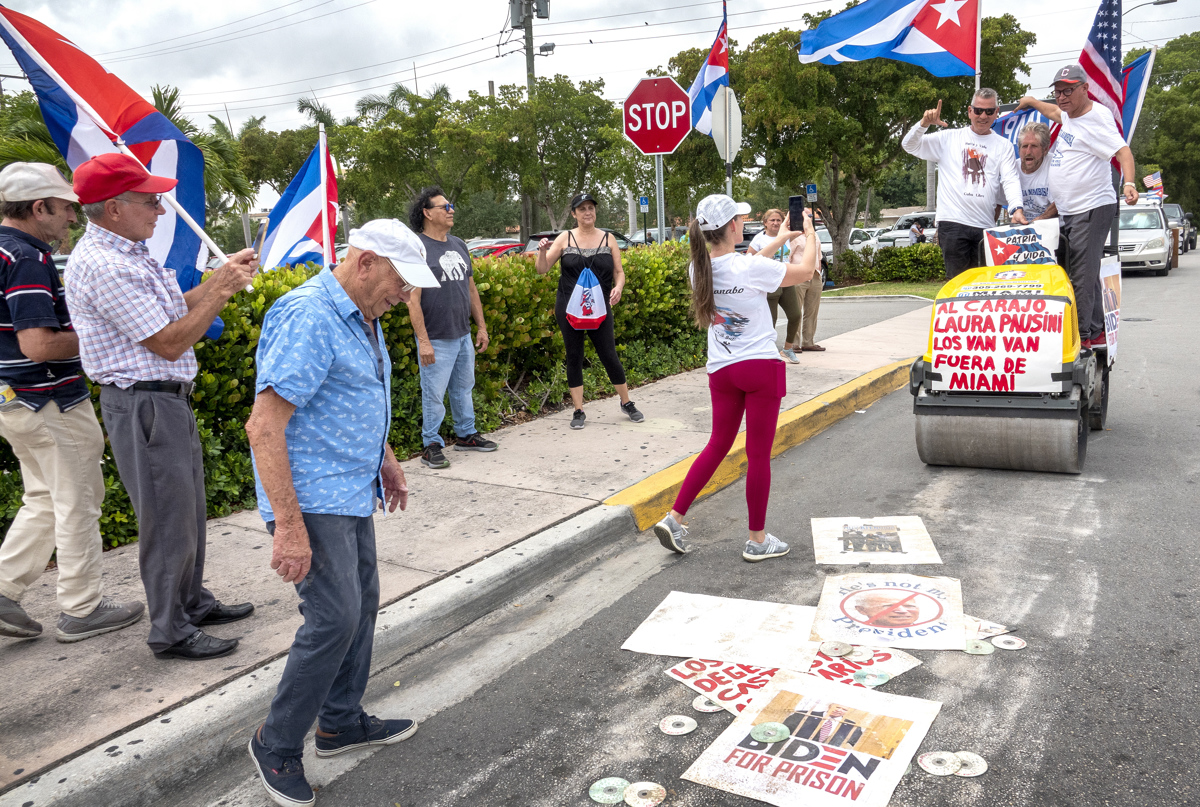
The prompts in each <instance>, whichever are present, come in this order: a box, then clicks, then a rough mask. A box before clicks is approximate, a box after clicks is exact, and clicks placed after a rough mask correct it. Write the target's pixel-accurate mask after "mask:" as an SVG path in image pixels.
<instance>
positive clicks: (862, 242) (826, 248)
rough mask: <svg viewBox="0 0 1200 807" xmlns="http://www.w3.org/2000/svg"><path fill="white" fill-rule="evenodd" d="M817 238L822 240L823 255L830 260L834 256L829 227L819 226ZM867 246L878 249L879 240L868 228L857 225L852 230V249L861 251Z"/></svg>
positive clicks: (826, 259)
mask: <svg viewBox="0 0 1200 807" xmlns="http://www.w3.org/2000/svg"><path fill="white" fill-rule="evenodd" d="M817 240H819V241H820V242H821V257H822V259H824V260H825V261H826V262H828V260H829V259H830V258H832V257H833V236H832V235H830V234H829V230H828V229H827V228H825V227H818V228H817ZM866 247H870V248H871V249H878V248H879V242H878V241H876V240H875V239H874V238H872V237H871V234H870V233H868V232H867V231H866V230H863V229H860V228H858V227H855V228H854V229H853V230H851V231H850V249H852V250H854V251H855V252H860V251H862V250H863V249H865V248H866Z"/></svg>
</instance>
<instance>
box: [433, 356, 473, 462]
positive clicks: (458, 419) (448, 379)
mask: <svg viewBox="0 0 1200 807" xmlns="http://www.w3.org/2000/svg"><path fill="white" fill-rule="evenodd" d="M429 344H431V345H433V364H431V365H429V366H428V367H421V368H420V370H421V445H423V446H427V445H429V444H430V443H437V444H438V445H439V446H444V445H446V441H445V440H443V439H442V436H441V435H440V434H438V430H439V429H440V428H441V427H442V421H443V420H445V419H446V404H445V403H444V402H443V399H444V398H445V397H446V393H447V392H449V393H450V413H451V414H452V415H453V416H454V433H455V434H457V435H458V436H459V437H469V436H470V435H472V434H474V433H475V402H474V401H473V400H471V391H472V390H473V389H474V388H475V345H474V344H473V343H472V342H471V334H470V333H469V332H468V333H465V334H463V335H462V336H460V337H459V338H458V339H430V340H429Z"/></svg>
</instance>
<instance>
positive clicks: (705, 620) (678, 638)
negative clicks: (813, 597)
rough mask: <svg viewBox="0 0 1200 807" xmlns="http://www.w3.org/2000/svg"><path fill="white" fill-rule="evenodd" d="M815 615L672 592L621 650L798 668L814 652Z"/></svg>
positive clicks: (800, 608)
mask: <svg viewBox="0 0 1200 807" xmlns="http://www.w3.org/2000/svg"><path fill="white" fill-rule="evenodd" d="M815 613H816V609H815V608H813V607H812V606H808V605H788V604H786V603H778V602H761V601H759V600H739V599H734V598H731V597H713V596H709V595H707V594H689V593H687V592H683V591H672V592H671V593H670V594H668V595H667V597H666V599H664V600H663V601H662V602H661V603H659V606H658V607H657V608H655V609H654V611H653V612H652V613H651V614H650V616H648V617H646V620H645V621H644V622H642V624H641V625H639V626H638V627H637V630H635V631H634V632H633V634H632V635H630V637H629V638H628V639H626V640H625V643H624V644H623V645H621V649H622V650H632V651H633V652H635V653H651V654H653V655H656V656H682V657H683V658H711V659H722V660H724V661H727V662H732V663H735V664H751V665H754V666H756V667H780V668H782V669H785V670H796V671H799V672H804V671H805V670H807V669H808V668H809V667H810V666H812V661H813V656H814V655H816V652H817V645H816V644H814V643H813V642H811V641H809V634H810V633H812V621H813V615H814V614H815Z"/></svg>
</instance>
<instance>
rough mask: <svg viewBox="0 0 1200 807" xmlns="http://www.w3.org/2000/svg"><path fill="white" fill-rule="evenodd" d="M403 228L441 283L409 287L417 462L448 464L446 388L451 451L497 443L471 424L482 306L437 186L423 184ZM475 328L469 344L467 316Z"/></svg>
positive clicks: (483, 329)
mask: <svg viewBox="0 0 1200 807" xmlns="http://www.w3.org/2000/svg"><path fill="white" fill-rule="evenodd" d="M408 220H409V225H410V226H411V227H412V229H413V232H416V233H417V234H418V235H419V236H420V238H421V243H422V244H424V245H425V250H426V261H427V263H428V264H429V268H430V270H432V271H433V275H434V277H435V278H437V279H438V281H440V283H441V286H440V287H438V288H430V289H420V288H418V289H415V290H414V291H413V292H412V297H411V299H410V300H409V302H408V313H409V317H410V318H411V320H412V326H413V332H414V333H415V334H416V337H417V359H418V363H419V369H420V373H421V444H422V445H423V446H424V447H425V448H424V450H423V451H422V452H421V462H423V463H424V464H425V465H427V466H429V467H430V468H448V467H450V461H449V460H448V459H446V455H445V454H443V453H442V448H444V447H445V445H446V441H445V440H444V439H443V438H442V436H441V434H439V431H440V429H441V426H442V421H443V420H444V419H445V417H446V405H445V403H444V399H445V397H446V393H447V392H449V393H450V413H451V414H452V415H453V417H454V433H455V435H457V437H458V440H457V443H456V445H455V446H454V448H455V450H456V451H495V450H496V449H497V448H498V446H497V445H496V444H495V443H494V442H492V441H491V440H488V439H487V438H485V437H484V436H483V435H482V434H480V433H479V432H478V431H477V430H476V429H475V403H474V401H473V400H472V399H471V392H472V390H474V389H475V351H476V350H478V351H479V352H480V353H482V352H483V351H485V350H487V346H488V332H487V325H486V323H485V322H484V320H483V303H482V302H480V300H479V290H478V289H476V288H475V277H474V271H473V270H472V267H471V254H470V253H469V252H468V251H467V245H466V244H465V243H464V242H463V240H462V239H461V238H459V237H458V236H454V235H450V228H451V227H453V226H454V205H452V204H451V203H450V202H449V201H448V200H447V199H446V196H445V194H443V193H442V190H441V188H425V189H424V190H422V191H421V193H420V194H419V195H418V196H417V198H416V199H414V200H413V203H412V205H411V207H410V208H409V211H408ZM472 318H474V320H475V324H476V325H477V326H478V328H477V329H476V333H475V341H474V346H473V345H472V342H471V319H472Z"/></svg>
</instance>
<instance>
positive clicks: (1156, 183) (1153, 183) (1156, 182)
mask: <svg viewBox="0 0 1200 807" xmlns="http://www.w3.org/2000/svg"><path fill="white" fill-rule="evenodd" d="M1142 182H1145V183H1146V187H1147V188H1161V187H1162V184H1163V181H1162V171H1155V172H1154V173H1153V174H1151V175H1150V176H1148V177H1143V178H1142Z"/></svg>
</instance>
